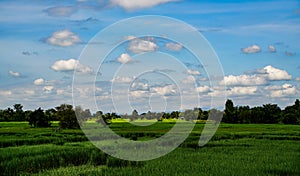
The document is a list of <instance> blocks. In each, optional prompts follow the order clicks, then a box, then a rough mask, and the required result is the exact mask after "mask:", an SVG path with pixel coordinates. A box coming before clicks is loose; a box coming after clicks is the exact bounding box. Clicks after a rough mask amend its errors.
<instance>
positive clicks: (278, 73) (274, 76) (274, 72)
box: [264, 65, 292, 81]
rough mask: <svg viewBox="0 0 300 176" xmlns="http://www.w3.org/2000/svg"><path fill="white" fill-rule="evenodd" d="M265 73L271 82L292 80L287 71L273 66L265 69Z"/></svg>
mask: <svg viewBox="0 0 300 176" xmlns="http://www.w3.org/2000/svg"><path fill="white" fill-rule="evenodd" d="M264 70H265V72H266V73H267V77H268V79H269V80H272V81H274V80H290V79H292V76H291V75H289V74H288V73H287V71H285V70H281V69H278V68H275V67H272V66H271V65H268V66H266V67H264Z"/></svg>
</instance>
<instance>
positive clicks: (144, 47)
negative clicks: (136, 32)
mask: <svg viewBox="0 0 300 176" xmlns="http://www.w3.org/2000/svg"><path fill="white" fill-rule="evenodd" d="M157 48H158V46H157V45H156V44H155V43H154V42H152V41H148V40H142V39H135V40H132V41H130V43H129V46H128V50H130V51H131V52H133V53H136V54H137V53H144V52H150V51H155V50H156V49H157Z"/></svg>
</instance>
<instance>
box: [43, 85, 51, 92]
mask: <svg viewBox="0 0 300 176" xmlns="http://www.w3.org/2000/svg"><path fill="white" fill-rule="evenodd" d="M53 89H54V86H44V88H43V91H44V92H45V93H51V92H52V91H53Z"/></svg>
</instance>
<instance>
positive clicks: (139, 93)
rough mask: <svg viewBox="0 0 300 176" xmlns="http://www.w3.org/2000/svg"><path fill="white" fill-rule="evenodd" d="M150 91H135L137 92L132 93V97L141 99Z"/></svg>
mask: <svg viewBox="0 0 300 176" xmlns="http://www.w3.org/2000/svg"><path fill="white" fill-rule="evenodd" d="M148 93H149V92H148V91H144V90H135V91H131V92H130V95H131V96H133V97H134V98H141V97H145V96H146V94H148Z"/></svg>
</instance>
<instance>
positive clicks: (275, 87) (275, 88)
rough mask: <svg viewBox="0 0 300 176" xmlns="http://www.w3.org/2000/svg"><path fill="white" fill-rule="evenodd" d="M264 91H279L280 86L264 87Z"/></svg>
mask: <svg viewBox="0 0 300 176" xmlns="http://www.w3.org/2000/svg"><path fill="white" fill-rule="evenodd" d="M264 89H265V90H279V89H281V86H276V85H275V86H266V87H264Z"/></svg>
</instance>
